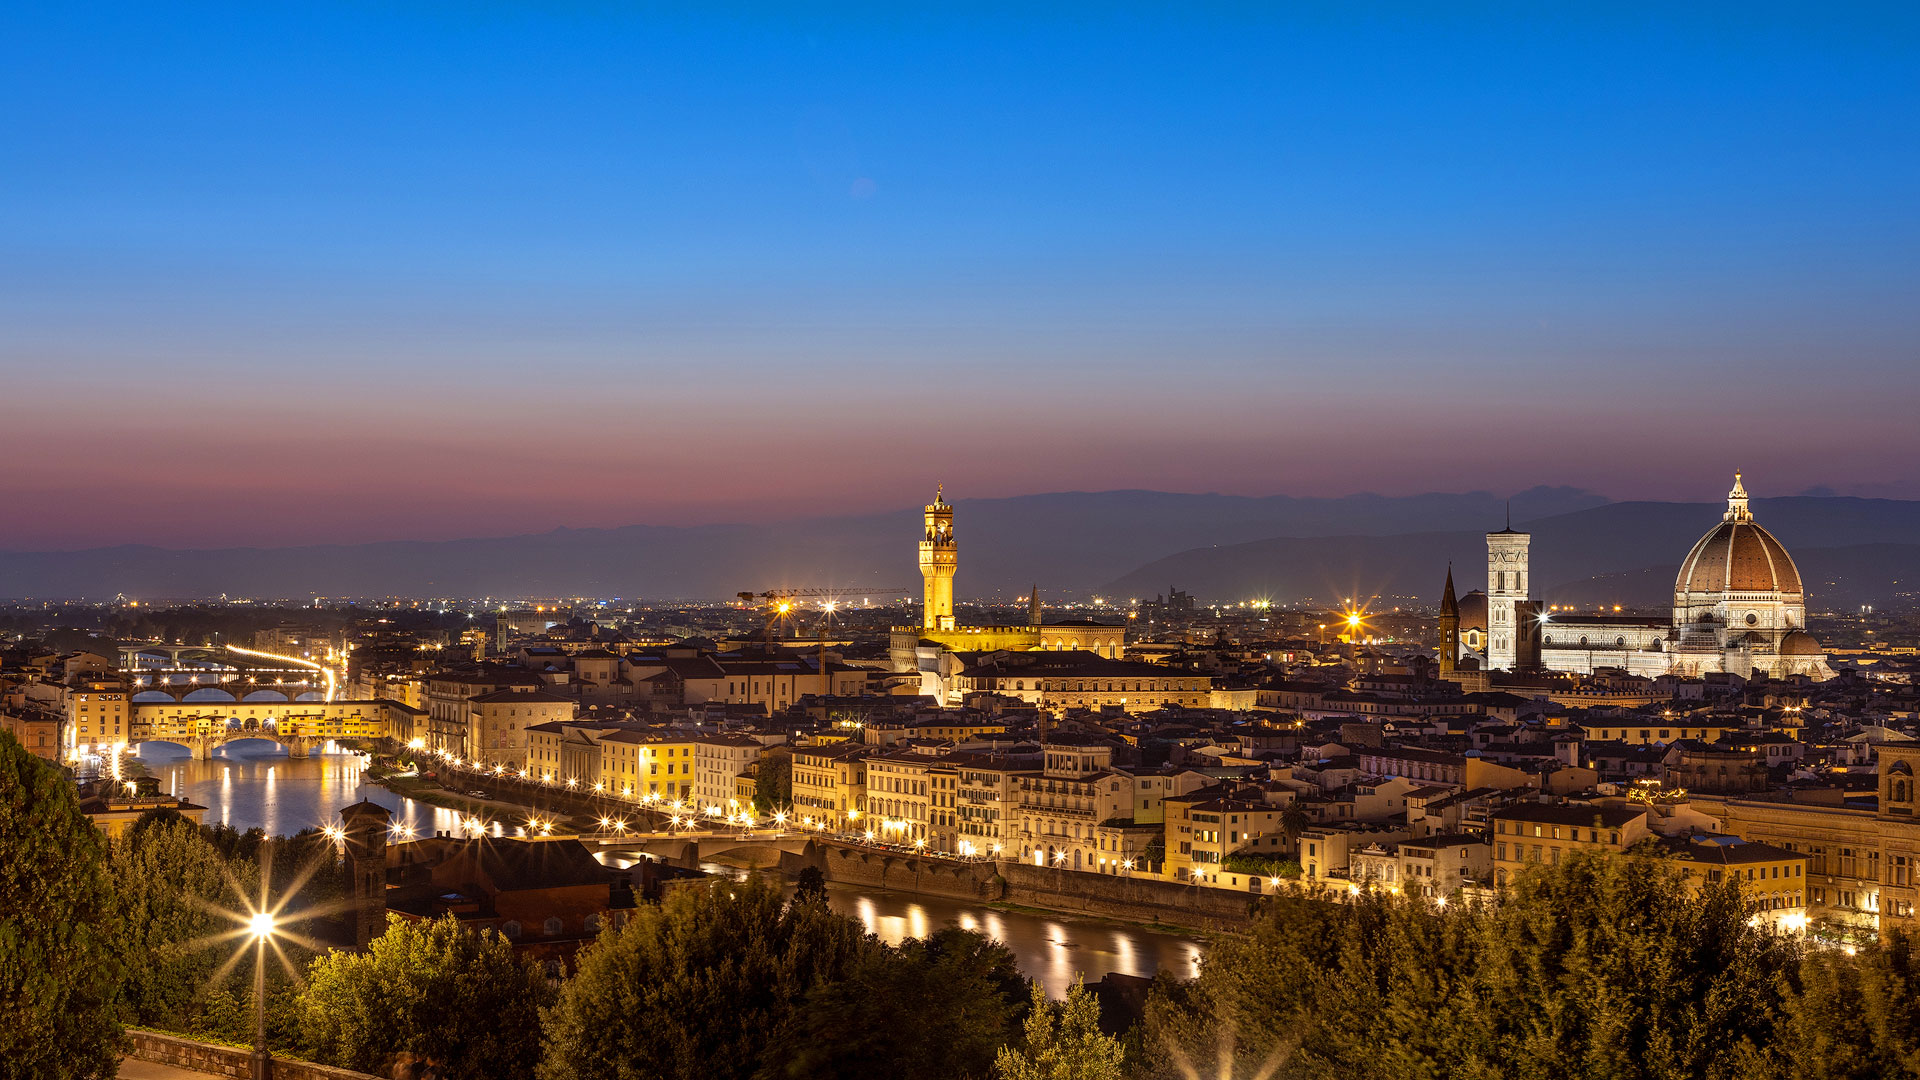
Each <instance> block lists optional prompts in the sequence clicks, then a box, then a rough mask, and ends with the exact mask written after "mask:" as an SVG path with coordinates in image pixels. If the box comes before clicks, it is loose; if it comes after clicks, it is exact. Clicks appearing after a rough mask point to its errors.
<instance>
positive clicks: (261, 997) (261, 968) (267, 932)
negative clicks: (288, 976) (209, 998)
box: [247, 870, 278, 1080]
mask: <svg viewBox="0 0 1920 1080" xmlns="http://www.w3.org/2000/svg"><path fill="white" fill-rule="evenodd" d="M266 906H267V875H266V873H265V871H264V870H263V871H262V872H261V875H260V908H261V910H259V911H256V912H254V913H252V914H251V915H249V916H247V933H248V934H250V935H252V937H253V941H254V950H253V1080H267V1078H268V1077H269V1076H270V1075H271V1074H272V1070H273V1066H272V1065H271V1064H270V1055H269V1054H268V1053H267V942H268V941H269V940H270V939H271V938H272V937H273V932H274V931H275V930H276V929H278V926H277V924H276V923H275V920H274V917H273V912H271V911H268V910H266Z"/></svg>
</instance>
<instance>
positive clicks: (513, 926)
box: [500, 920, 520, 941]
mask: <svg viewBox="0 0 1920 1080" xmlns="http://www.w3.org/2000/svg"><path fill="white" fill-rule="evenodd" d="M500 933H502V934H504V935H506V938H507V940H509V941H513V940H515V939H517V938H519V936H520V924H519V923H517V922H514V921H512V920H508V921H507V922H506V924H505V925H503V926H501V927H500Z"/></svg>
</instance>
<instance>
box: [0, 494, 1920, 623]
mask: <svg viewBox="0 0 1920 1080" xmlns="http://www.w3.org/2000/svg"><path fill="white" fill-rule="evenodd" d="M1506 503H1507V500H1504V499H1501V498H1498V497H1496V496H1494V495H1491V494H1488V493H1485V492H1469V493H1465V494H1431V495H1418V496H1407V497H1386V496H1377V495H1356V496H1350V497H1347V498H1340V499H1302V498H1291V497H1286V496H1276V497H1270V498H1246V497H1240V496H1228V495H1184V494H1172V493H1166V492H1154V491H1107V492H1063V493H1054V494H1045V495H1029V496H1020V497H1016V498H1006V499H970V500H969V499H963V500H956V504H955V505H956V528H957V532H958V535H959V537H960V544H961V548H960V576H959V580H958V585H959V592H960V595H961V596H962V597H966V598H982V599H990V598H993V597H995V596H1003V597H1007V598H1012V597H1013V596H1015V595H1018V594H1021V593H1024V592H1025V590H1026V589H1027V588H1028V587H1029V585H1030V584H1033V583H1036V582H1037V583H1038V584H1040V586H1041V587H1042V589H1043V591H1044V592H1047V593H1050V594H1053V595H1060V596H1072V595H1084V594H1086V593H1089V592H1093V591H1102V592H1105V593H1107V594H1109V595H1114V596H1120V597H1126V596H1150V595H1153V594H1154V593H1157V592H1162V591H1164V590H1165V589H1166V588H1167V587H1168V586H1178V587H1180V588H1183V589H1187V590H1189V591H1191V592H1193V593H1194V594H1195V595H1196V596H1199V597H1201V598H1203V599H1207V600H1237V599H1246V598H1251V597H1258V596H1265V597H1270V598H1272V599H1274V600H1276V601H1282V602H1285V601H1291V600H1295V599H1299V598H1303V597H1314V598H1318V599H1321V600H1325V601H1328V602H1333V601H1337V600H1339V599H1341V598H1344V597H1348V596H1368V595H1372V594H1375V593H1378V594H1381V595H1383V596H1389V597H1391V596H1399V597H1403V598H1407V599H1408V600H1414V599H1416V598H1417V599H1418V600H1420V601H1424V602H1432V601H1433V600H1434V599H1435V598H1437V595H1438V592H1439V586H1440V580H1441V576H1442V575H1443V574H1444V572H1445V568H1446V564H1447V562H1448V561H1449V560H1451V561H1452V562H1453V563H1454V565H1455V570H1456V574H1457V581H1458V582H1459V585H1460V588H1461V589H1462V590H1463V591H1464V590H1466V589H1470V588H1474V587H1476V585H1477V584H1478V582H1479V578H1480V575H1481V574H1482V573H1483V572H1484V550H1485V546H1484V541H1483V539H1482V534H1483V533H1484V532H1485V531H1486V530H1487V529H1488V528H1497V527H1499V525H1500V524H1501V522H1502V521H1503V520H1504V515H1505V513H1506ZM1722 509H1723V507H1722V505H1721V504H1719V503H1717V502H1715V503H1705V502H1702V503H1651V502H1629V503H1608V502H1607V501H1606V500H1605V499H1604V498H1602V497H1600V496H1597V495H1594V494H1592V493H1589V492H1584V491H1578V490H1574V489H1567V488H1537V489H1534V490H1532V491H1528V492H1524V493H1521V494H1520V495H1516V496H1515V497H1514V498H1513V499H1512V514H1513V521H1514V524H1515V525H1516V526H1517V527H1521V526H1523V527H1525V528H1527V529H1529V530H1530V531H1531V532H1533V534H1534V540H1533V567H1534V573H1535V575H1536V580H1538V581H1539V582H1541V583H1542V584H1543V586H1545V587H1546V588H1547V589H1548V596H1547V598H1548V599H1550V600H1555V601H1559V602H1579V603H1593V602H1602V601H1605V602H1610V603H1611V602H1619V603H1640V604H1659V603H1664V602H1665V601H1664V600H1663V599H1662V598H1661V596H1660V594H1661V593H1662V592H1663V591H1665V590H1667V589H1670V587H1671V574H1672V568H1673V567H1675V566H1677V565H1678V563H1679V561H1680V559H1681V558H1682V557H1683V556H1684V555H1685V553H1686V550H1687V548H1688V547H1689V546H1690V545H1691V544H1692V543H1693V542H1694V541H1695V540H1696V539H1698V538H1699V536H1700V535H1701V534H1702V533H1704V532H1705V531H1706V530H1707V529H1708V528H1709V527H1711V525H1712V524H1713V523H1714V522H1715V521H1717V520H1719V517H1720V512H1721V510H1722ZM1755 512H1756V514H1757V516H1758V517H1759V520H1760V521H1761V523H1762V524H1765V525H1766V526H1767V527H1768V528H1770V529H1772V530H1773V531H1774V533H1775V534H1776V535H1777V536H1779V537H1780V539H1781V541H1782V542H1783V543H1785V544H1786V545H1787V547H1788V549H1789V550H1790V551H1792V552H1793V553H1794V555H1795V556H1796V558H1797V559H1798V560H1800V562H1801V567H1802V570H1803V572H1804V573H1805V575H1806V577H1807V580H1808V583H1809V587H1810V588H1812V589H1813V590H1814V602H1815V603H1816V605H1823V606H1824V605H1829V604H1835V605H1840V606H1849V605H1851V604H1854V603H1866V602H1872V603H1885V602H1886V601H1887V599H1888V597H1889V596H1890V595H1891V593H1892V592H1894V591H1897V590H1898V589H1899V588H1900V586H1899V584H1898V582H1899V581H1900V580H1902V579H1903V578H1904V579H1905V580H1908V581H1911V580H1913V579H1914V578H1920V545H1915V544H1914V542H1913V541H1914V538H1916V537H1920V503H1916V502H1904V501H1895V500H1870V499H1851V498H1817V497H1792V498H1781V499H1762V500H1756V502H1755ZM919 516H920V511H919V508H918V507H917V506H916V507H905V508H902V509H901V510H898V511H895V512H891V513H887V514H879V515H866V516H853V517H838V518H818V519H810V520H802V521H794V522H787V523H781V524H774V525H710V526H699V527H692V528H667V527H657V526H644V525H636V526H630V527H626V528H617V529H556V530H553V531H551V532H545V533H539V534H533V535H522V536H507V537H498V538H488V539H473V540H457V541H444V542H412V541H394V542H387V543H375V544H361V545H330V546H312V547H297V548H273V549H261V548H238V549H226V550H201V551H174V550H166V549H161V548H155V547H140V546H128V547H116V548H105V549H96V550H90V551H75V552H39V553H0V596H12V597H24V596H32V597H88V598H108V597H112V596H113V595H115V594H116V593H124V594H126V595H128V596H145V597H204V596H218V595H221V594H227V595H230V596H254V597H262V598H285V597H305V596H312V595H322V596H362V597H367V596H450V597H468V596H534V595H543V596H551V595H562V596H571V595H585V596H620V597H630V598H639V599H668V598H707V599H724V598H727V597H730V596H732V595H733V593H735V592H737V591H740V590H742V589H754V590H762V589H767V588H773V587H779V586H801V585H823V586H830V587H835V588H843V589H845V590H847V592H848V594H849V595H851V596H856V597H857V596H861V595H873V596H874V598H875V599H876V600H878V599H880V598H881V597H882V596H884V595H888V594H887V593H886V591H885V588H884V587H886V586H894V587H898V588H902V589H904V590H906V591H907V592H909V593H917V591H918V587H919V576H918V571H917V568H916V566H915V549H914V545H915V543H916V541H917V539H918V534H919V527H920V522H919ZM1907 568H1912V572H1911V573H1909V572H1908V569H1907ZM1663 575H1664V576H1665V578H1666V580H1665V582H1661V581H1660V579H1661V577H1662V576H1663ZM1828 582H1833V583H1835V584H1833V585H1832V586H1828V585H1826V584H1825V583H1828ZM1823 589H1825V590H1827V591H1826V594H1824V595H1823V592H1822V590H1823ZM1856 596H1857V597H1859V598H1858V599H1856V598H1855V597H1856ZM1843 597H1844V598H1845V600H1846V603H1845V604H1841V601H1842V599H1843ZM1389 602H1392V601H1389Z"/></svg>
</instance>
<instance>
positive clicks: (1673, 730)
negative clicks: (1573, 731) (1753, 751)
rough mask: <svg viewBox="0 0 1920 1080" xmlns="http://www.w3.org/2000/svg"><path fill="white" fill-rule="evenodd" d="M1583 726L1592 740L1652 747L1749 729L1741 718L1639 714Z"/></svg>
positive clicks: (1711, 739) (1715, 739)
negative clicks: (1647, 716)
mask: <svg viewBox="0 0 1920 1080" xmlns="http://www.w3.org/2000/svg"><path fill="white" fill-rule="evenodd" d="M1582 727H1583V730H1585V731H1586V733H1587V738H1589V739H1595V740H1598V741H1600V742H1614V741H1619V742H1623V743H1626V744H1628V745H1630V746H1651V745H1653V744H1655V743H1670V742H1674V741H1675V740H1678V739H1697V740H1699V741H1701V742H1718V741H1719V739H1720V736H1722V735H1724V734H1726V733H1727V732H1729V731H1733V732H1739V731H1744V730H1745V729H1744V728H1743V727H1742V726H1741V724H1740V722H1739V721H1738V720H1730V721H1724V722H1723V721H1717V720H1705V719H1693V718H1689V717H1684V716H1676V717H1670V718H1667V719H1663V720H1643V719H1640V718H1638V717H1635V718H1632V719H1628V718H1624V717H1622V718H1617V719H1612V720H1594V721H1592V722H1590V723H1588V724H1585V725H1583V726H1582Z"/></svg>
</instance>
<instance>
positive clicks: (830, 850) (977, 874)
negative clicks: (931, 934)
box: [780, 844, 1002, 900]
mask: <svg viewBox="0 0 1920 1080" xmlns="http://www.w3.org/2000/svg"><path fill="white" fill-rule="evenodd" d="M805 866H817V867H819V868H820V871H821V873H823V874H824V875H825V876H826V879H827V880H828V881H831V882H835V883H837V884H842V885H860V886H863V887H866V888H870V889H891V890H894V891H896V892H913V893H925V894H927V895H929V896H945V897H949V898H951V899H955V900H998V899H1000V898H1001V897H1000V892H1001V888H1002V883H1001V881H1000V876H999V875H998V874H996V873H995V872H994V866H993V864H992V863H976V862H956V861H954V860H951V859H929V858H922V857H919V856H915V855H908V854H905V853H904V852H891V851H875V850H869V849H865V848H854V847H839V846H836V845H831V844H813V845H809V846H808V849H807V851H805V852H803V853H800V854H794V853H791V852H789V853H787V854H786V855H784V856H783V857H782V858H781V860H780V869H781V870H782V871H783V872H784V873H786V874H787V875H789V876H791V875H793V874H797V873H799V872H800V869H801V868H802V867H805Z"/></svg>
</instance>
